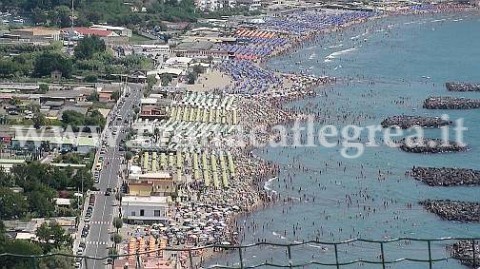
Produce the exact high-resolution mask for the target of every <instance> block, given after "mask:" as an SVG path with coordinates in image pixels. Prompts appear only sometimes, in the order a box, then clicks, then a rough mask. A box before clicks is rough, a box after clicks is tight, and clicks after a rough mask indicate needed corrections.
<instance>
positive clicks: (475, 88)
mask: <svg viewBox="0 0 480 269" xmlns="http://www.w3.org/2000/svg"><path fill="white" fill-rule="evenodd" d="M445 87H446V88H447V90H449V91H451V92H480V84H476V83H464V82H447V83H445Z"/></svg>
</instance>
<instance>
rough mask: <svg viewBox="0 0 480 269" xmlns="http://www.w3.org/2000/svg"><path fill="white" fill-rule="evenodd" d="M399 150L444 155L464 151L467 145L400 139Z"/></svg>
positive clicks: (429, 140)
mask: <svg viewBox="0 0 480 269" xmlns="http://www.w3.org/2000/svg"><path fill="white" fill-rule="evenodd" d="M400 149H401V150H403V151H405V152H410V153H446V152H461V151H466V150H467V149H468V148H467V145H465V144H460V143H457V142H454V141H443V140H441V139H430V138H423V139H410V140H407V139H402V140H401V142H400Z"/></svg>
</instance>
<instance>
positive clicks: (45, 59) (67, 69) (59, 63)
mask: <svg viewBox="0 0 480 269" xmlns="http://www.w3.org/2000/svg"><path fill="white" fill-rule="evenodd" d="M72 68H73V64H72V61H71V60H70V59H67V58H66V57H64V56H63V55H61V54H57V53H52V52H43V53H42V54H40V55H39V56H37V58H36V59H35V63H34V67H33V75H34V76H36V77H43V76H50V74H51V73H52V72H53V71H60V72H62V76H63V77H66V78H68V77H70V75H71V74H72Z"/></svg>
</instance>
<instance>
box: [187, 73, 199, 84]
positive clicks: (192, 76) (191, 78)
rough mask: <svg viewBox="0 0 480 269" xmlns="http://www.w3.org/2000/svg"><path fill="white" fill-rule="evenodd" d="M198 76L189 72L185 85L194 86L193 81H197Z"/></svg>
mask: <svg viewBox="0 0 480 269" xmlns="http://www.w3.org/2000/svg"><path fill="white" fill-rule="evenodd" d="M197 76H198V74H197V73H195V72H189V73H188V74H187V83H188V84H195V81H196V80H197Z"/></svg>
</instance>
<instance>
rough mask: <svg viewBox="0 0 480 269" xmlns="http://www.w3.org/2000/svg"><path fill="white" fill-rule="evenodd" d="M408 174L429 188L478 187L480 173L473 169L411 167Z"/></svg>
mask: <svg viewBox="0 0 480 269" xmlns="http://www.w3.org/2000/svg"><path fill="white" fill-rule="evenodd" d="M408 174H409V175H410V176H412V177H413V178H415V179H416V180H419V181H422V182H423V183H425V184H428V185H429V186H445V187H448V186H463V185H467V186H468V185H470V186H471V185H480V171H479V170H473V169H464V168H445V167H442V168H437V167H413V168H412V170H411V171H410V172H409V173H408Z"/></svg>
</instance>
